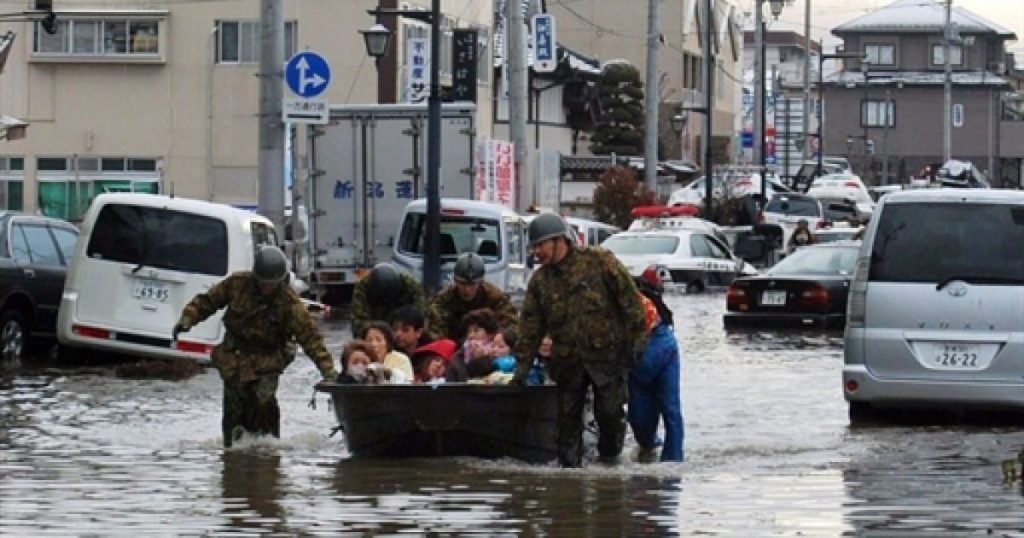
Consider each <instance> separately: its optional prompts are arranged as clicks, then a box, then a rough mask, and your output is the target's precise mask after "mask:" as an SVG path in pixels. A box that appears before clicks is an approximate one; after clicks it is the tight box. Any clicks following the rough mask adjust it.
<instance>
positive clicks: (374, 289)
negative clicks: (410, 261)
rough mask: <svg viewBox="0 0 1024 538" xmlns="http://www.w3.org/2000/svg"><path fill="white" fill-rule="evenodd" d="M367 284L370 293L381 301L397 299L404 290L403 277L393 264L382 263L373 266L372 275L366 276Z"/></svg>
mask: <svg viewBox="0 0 1024 538" xmlns="http://www.w3.org/2000/svg"><path fill="white" fill-rule="evenodd" d="M366 279H367V280H366V283H367V284H368V285H369V286H370V293H371V294H372V295H373V296H374V297H376V298H379V299H391V298H394V297H397V296H398V295H399V293H401V290H402V277H401V276H400V275H399V274H398V269H397V268H396V267H395V266H394V265H393V264H391V263H388V262H381V263H378V264H377V265H374V266H373V269H371V270H370V274H368V275H366Z"/></svg>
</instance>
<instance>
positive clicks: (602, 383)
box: [515, 247, 646, 467]
mask: <svg viewBox="0 0 1024 538" xmlns="http://www.w3.org/2000/svg"><path fill="white" fill-rule="evenodd" d="M544 335H550V336H551V340H552V346H551V358H550V360H549V361H548V371H549V372H550V374H551V378H552V379H554V381H555V382H556V383H557V384H558V392H559V432H558V459H559V461H560V463H561V464H562V465H564V466H573V467H576V466H579V465H580V464H581V463H582V460H583V441H582V437H583V403H584V400H585V398H586V393H587V387H588V386H591V385H592V386H593V388H594V415H595V418H596V419H597V423H598V427H599V429H600V434H599V438H598V451H599V452H600V455H601V456H603V457H615V456H618V455H619V453H621V452H622V444H623V439H624V436H625V432H626V423H625V413H624V411H623V405H624V404H625V403H626V376H627V374H628V372H629V369H630V368H632V367H633V365H634V364H635V362H636V357H637V353H638V352H639V350H641V349H642V348H643V345H644V342H645V337H646V332H645V327H644V313H643V308H642V307H641V304H640V300H639V296H638V295H637V289H636V286H635V285H634V283H633V279H632V278H631V277H630V276H629V273H628V272H627V271H626V269H625V267H623V266H622V264H621V263H619V261H618V260H616V259H615V257H614V256H612V254H611V253H609V252H608V251H607V250H604V249H601V248H596V247H582V248H576V247H570V248H569V251H568V253H567V254H566V255H565V257H564V258H562V259H561V260H560V261H558V262H557V263H551V264H547V265H544V266H542V267H541V268H540V269H538V270H537V271H536V272H535V273H534V275H533V278H531V279H530V284H529V287H528V288H527V290H526V300H525V302H524V304H523V312H522V316H521V317H520V320H519V342H518V343H517V345H516V349H515V355H516V357H517V359H518V366H517V369H516V378H517V380H522V379H525V378H526V375H527V372H528V371H529V368H530V365H531V361H532V359H533V357H534V356H536V354H537V350H538V349H539V348H540V342H541V339H543V338H544Z"/></svg>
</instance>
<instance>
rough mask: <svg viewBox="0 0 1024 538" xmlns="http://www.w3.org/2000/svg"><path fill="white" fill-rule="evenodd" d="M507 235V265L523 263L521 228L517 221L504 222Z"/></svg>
mask: <svg viewBox="0 0 1024 538" xmlns="http://www.w3.org/2000/svg"><path fill="white" fill-rule="evenodd" d="M505 231H506V233H507V234H508V245H506V249H505V250H506V253H507V258H508V262H509V263H523V226H522V225H521V224H520V223H519V222H518V221H511V220H506V221H505Z"/></svg>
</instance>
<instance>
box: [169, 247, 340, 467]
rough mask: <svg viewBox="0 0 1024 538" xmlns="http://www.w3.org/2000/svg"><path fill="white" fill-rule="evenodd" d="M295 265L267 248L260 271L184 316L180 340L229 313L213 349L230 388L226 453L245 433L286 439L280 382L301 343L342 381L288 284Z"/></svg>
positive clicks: (256, 266) (198, 301)
mask: <svg viewBox="0 0 1024 538" xmlns="http://www.w3.org/2000/svg"><path fill="white" fill-rule="evenodd" d="M287 276H288V265H287V262H286V261H285V257H284V253H282V252H281V250H280V249H278V248H277V247H262V248H260V250H259V252H257V253H256V257H255V261H254V263H253V268H252V271H251V272H250V271H239V272H237V273H234V274H232V275H230V276H228V277H227V278H225V279H224V280H222V281H220V282H219V283H217V285H215V286H213V287H212V288H210V290H209V291H207V292H206V293H200V294H199V295H196V296H195V297H194V298H193V299H192V300H191V301H190V302H189V303H188V304H187V305H185V310H184V311H183V312H182V313H181V318H180V319H179V320H178V323H176V324H175V325H174V329H173V330H172V331H171V335H172V338H173V339H175V340H177V339H178V335H179V334H180V333H182V332H185V331H188V330H189V329H191V328H192V327H194V326H195V325H196V324H197V323H199V322H201V321H203V320H204V319H206V318H208V317H210V316H211V315H213V313H214V312H216V311H218V310H220V309H221V308H224V307H227V311H226V312H224V329H225V334H224V341H223V342H221V343H220V345H218V346H217V347H215V348H214V349H213V353H212V354H211V356H210V359H211V361H212V362H213V365H214V366H216V367H217V370H218V371H219V372H220V376H221V379H222V380H223V381H224V411H223V419H222V421H221V427H222V428H223V433H224V446H225V447H227V448H230V447H231V444H232V442H233V441H236V440H238V438H239V437H240V436H241V435H242V433H243V432H250V433H257V434H270V435H273V436H274V437H280V436H281V410H280V408H279V407H278V405H277V381H278V378H279V377H280V376H281V373H282V372H284V369H285V368H287V367H288V365H289V364H291V362H292V360H293V359H294V358H295V351H294V347H292V346H291V341H292V339H293V338H294V339H295V340H296V341H297V342H298V343H299V345H300V346H302V349H303V351H305V352H306V355H308V356H309V358H310V360H312V361H313V363H314V364H316V366H317V368H318V369H319V370H320V374H321V375H322V376H323V378H324V379H325V380H328V381H334V378H335V377H336V375H337V374H336V372H335V369H334V360H333V359H332V358H331V354H330V353H328V351H327V348H326V347H325V346H324V341H323V338H321V336H320V333H319V331H318V330H317V327H316V324H315V323H314V322H313V319H312V318H311V317H310V316H309V313H308V312H307V311H306V307H305V306H304V305H303V304H302V301H301V300H300V299H299V297H298V295H296V294H295V292H294V291H292V289H291V288H290V287H289V286H288V285H287V284H286V282H285V280H286V277H287Z"/></svg>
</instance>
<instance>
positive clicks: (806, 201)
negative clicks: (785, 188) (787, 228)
mask: <svg viewBox="0 0 1024 538" xmlns="http://www.w3.org/2000/svg"><path fill="white" fill-rule="evenodd" d="M764 212H765V213H779V214H782V215H788V216H790V217H815V218H820V217H821V206H820V205H818V201H817V200H815V199H814V198H810V197H806V196H800V197H796V196H792V195H788V194H783V195H776V196H774V197H772V199H771V200H770V201H769V202H768V205H767V206H765V208H764Z"/></svg>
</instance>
